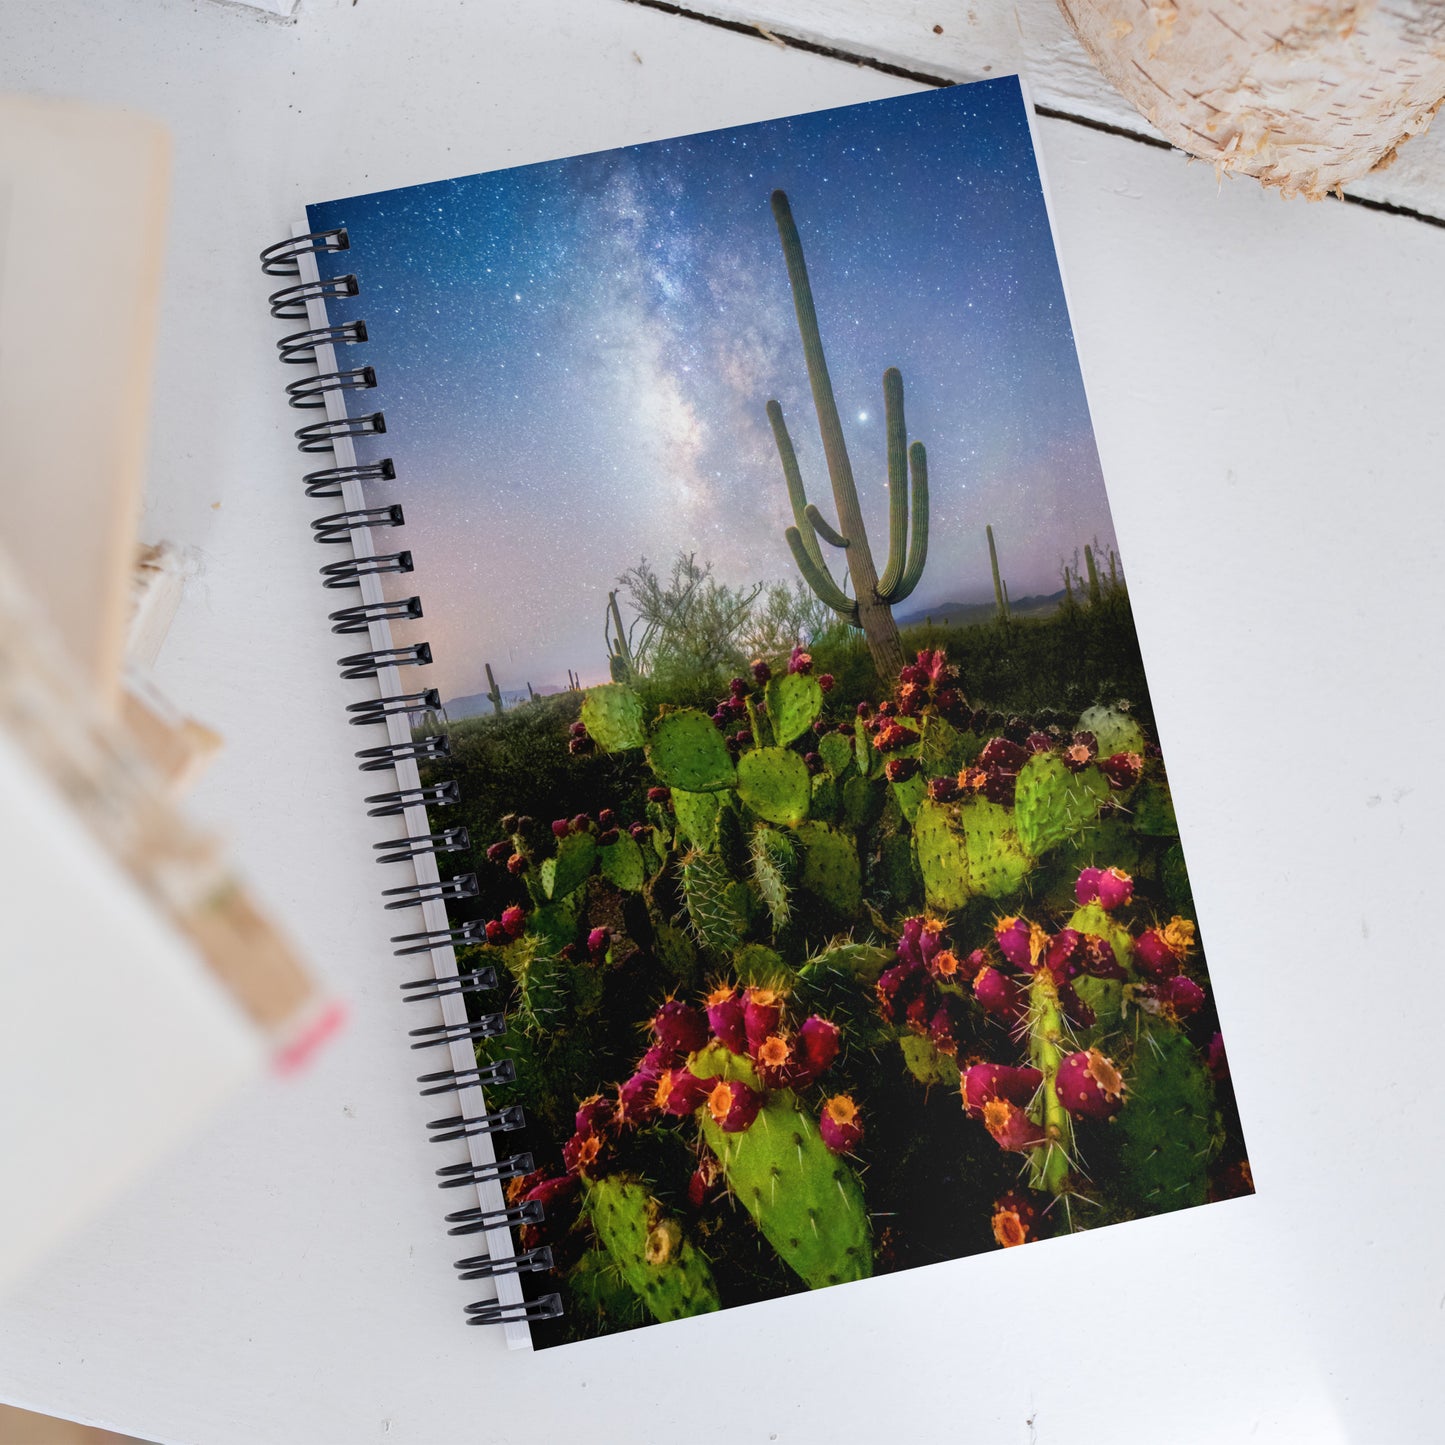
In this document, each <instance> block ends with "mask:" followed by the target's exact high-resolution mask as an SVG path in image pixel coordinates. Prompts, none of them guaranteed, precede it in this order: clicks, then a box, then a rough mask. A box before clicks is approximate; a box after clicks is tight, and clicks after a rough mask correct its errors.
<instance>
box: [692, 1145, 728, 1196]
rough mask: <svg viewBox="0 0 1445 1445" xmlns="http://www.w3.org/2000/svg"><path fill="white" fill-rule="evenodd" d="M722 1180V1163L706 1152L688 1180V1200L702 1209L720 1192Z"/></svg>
mask: <svg viewBox="0 0 1445 1445" xmlns="http://www.w3.org/2000/svg"><path fill="white" fill-rule="evenodd" d="M721 1181H722V1165H720V1164H719V1163H718V1162H717V1160H716V1159H714V1158H713V1156H712V1155H711V1154H704V1155H703V1156H702V1157H701V1158H700V1159H699V1160H698V1161H697V1168H696V1169H694V1170H693V1171H692V1178H691V1179H689V1180H688V1181H687V1202H688V1203H689V1204H691V1205H692V1207H693V1208H694V1209H701V1208H702V1207H703V1205H705V1204H706V1203H707V1202H708V1201H709V1200H710V1199H712V1198H713V1197H714V1196H715V1195H716V1194H717V1192H718V1185H719V1184H720V1183H721Z"/></svg>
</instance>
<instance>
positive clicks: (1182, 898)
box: [1159, 843, 1194, 918]
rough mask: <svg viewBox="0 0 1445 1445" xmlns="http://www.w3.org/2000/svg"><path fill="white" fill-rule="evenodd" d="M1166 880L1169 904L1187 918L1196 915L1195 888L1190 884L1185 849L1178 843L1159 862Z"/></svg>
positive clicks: (1160, 871)
mask: <svg viewBox="0 0 1445 1445" xmlns="http://www.w3.org/2000/svg"><path fill="white" fill-rule="evenodd" d="M1159 874H1160V877H1161V878H1162V879H1163V882H1164V897H1165V898H1166V899H1167V900H1168V902H1169V906H1170V907H1171V908H1172V909H1173V910H1174V911H1175V912H1176V913H1182V914H1184V915H1185V917H1187V918H1193V917H1194V890H1193V889H1192V888H1191V887H1190V886H1189V869H1188V868H1187V867H1186V866H1185V863H1184V849H1183V848H1182V847H1181V846H1180V845H1179V844H1178V843H1176V844H1174V846H1173V847H1172V848H1170V849H1168V850H1167V851H1166V852H1165V854H1164V857H1163V859H1162V860H1161V861H1160V864H1159Z"/></svg>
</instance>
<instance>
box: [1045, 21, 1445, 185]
mask: <svg viewBox="0 0 1445 1445" xmlns="http://www.w3.org/2000/svg"><path fill="white" fill-rule="evenodd" d="M1058 3H1059V8H1060V10H1062V11H1063V14H1064V18H1065V19H1066V20H1067V21H1068V22H1069V24H1070V25H1071V26H1072V27H1073V30H1074V33H1075V34H1076V35H1077V36H1078V37H1079V40H1080V41H1081V42H1082V44H1083V46H1084V48H1085V49H1086V50H1087V51H1088V52H1089V54H1090V56H1091V57H1092V58H1093V60H1094V62H1095V63H1096V64H1097V65H1098V67H1099V69H1100V70H1101V71H1102V72H1103V74H1104V77H1105V78H1106V79H1107V80H1108V81H1109V82H1110V83H1111V84H1112V85H1113V86H1114V87H1115V88H1116V89H1117V90H1118V91H1119V92H1120V94H1122V95H1123V96H1124V97H1125V98H1126V99H1127V100H1129V101H1130V102H1131V103H1132V104H1133V105H1134V106H1135V107H1136V108H1137V109H1138V111H1139V112H1140V114H1141V115H1143V116H1144V117H1145V118H1146V119H1147V120H1149V121H1150V122H1151V123H1152V124H1153V125H1154V126H1155V127H1156V128H1157V129H1158V130H1159V131H1160V132H1161V133H1162V134H1163V135H1164V136H1165V137H1167V138H1168V139H1169V140H1170V141H1171V142H1172V143H1173V144H1174V145H1177V146H1178V147H1180V149H1181V150H1186V151H1188V152H1189V153H1190V154H1191V155H1196V156H1199V157H1200V158H1201V159H1203V160H1207V161H1210V162H1212V163H1213V165H1214V167H1215V170H1216V171H1217V172H1218V173H1219V174H1221V175H1223V174H1243V175H1251V176H1255V177H1257V178H1258V179H1259V180H1260V181H1262V182H1263V183H1264V184H1265V185H1266V186H1275V187H1278V188H1279V190H1280V191H1281V192H1282V193H1283V194H1284V195H1286V196H1295V195H1300V196H1305V197H1307V198H1309V199H1310V200H1318V199H1319V198H1320V197H1322V196H1324V195H1325V194H1326V193H1327V192H1330V191H1336V192H1339V191H1341V189H1342V188H1343V187H1344V186H1346V185H1348V184H1349V182H1351V181H1353V180H1357V179H1358V178H1359V177H1360V176H1363V175H1364V174H1366V172H1368V171H1371V170H1378V169H1383V168H1384V167H1385V166H1387V165H1389V164H1390V162H1391V161H1393V160H1394V158H1395V152H1396V150H1397V148H1398V147H1399V146H1400V145H1401V144H1403V143H1404V142H1405V141H1407V140H1408V139H1409V138H1410V137H1411V136H1413V135H1419V134H1421V133H1422V132H1423V131H1424V130H1426V129H1427V128H1428V127H1429V124H1430V121H1431V119H1432V117H1433V116H1434V114H1435V112H1436V110H1438V109H1439V107H1440V104H1441V102H1442V100H1445V3H1442V0H1393V3H1389V4H1376V3H1374V0H1357V3H1349V0H1317V3H1309V0H1177V3H1173V0H1154V3H1149V0H1058Z"/></svg>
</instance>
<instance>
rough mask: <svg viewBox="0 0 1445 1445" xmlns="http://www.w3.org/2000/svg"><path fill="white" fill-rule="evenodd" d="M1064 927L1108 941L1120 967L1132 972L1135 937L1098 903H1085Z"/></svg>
mask: <svg viewBox="0 0 1445 1445" xmlns="http://www.w3.org/2000/svg"><path fill="white" fill-rule="evenodd" d="M1064 926H1065V927H1066V928H1073V929H1077V930H1078V931H1079V932H1080V933H1083V934H1089V933H1093V934H1096V935H1097V936H1098V937H1100V938H1106V939H1108V940H1109V946H1110V948H1112V949H1113V950H1114V957H1115V959H1116V960H1118V964H1119V967H1120V968H1123V969H1130V970H1132V968H1133V963H1134V938H1133V935H1132V934H1131V933H1130V932H1129V930H1128V929H1127V928H1125V927H1124V925H1123V924H1122V923H1121V922H1120V921H1119V920H1118V919H1117V918H1115V917H1114V915H1113V914H1112V913H1109V912H1107V911H1106V910H1105V909H1103V908H1100V907H1099V905H1098V904H1097V903H1085V904H1083V905H1082V906H1081V907H1079V908H1076V909H1074V911H1073V913H1072V914H1070V916H1069V921H1068V923H1066V924H1065V925H1064Z"/></svg>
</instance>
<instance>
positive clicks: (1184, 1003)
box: [1154, 973, 1204, 1020]
mask: <svg viewBox="0 0 1445 1445" xmlns="http://www.w3.org/2000/svg"><path fill="white" fill-rule="evenodd" d="M1154 999H1155V1003H1156V1004H1157V1006H1158V1009H1159V1012H1160V1013H1162V1014H1164V1015H1166V1016H1167V1017H1169V1018H1173V1019H1175V1020H1178V1019H1187V1018H1193V1017H1194V1015H1195V1014H1197V1013H1198V1012H1199V1010H1200V1009H1202V1008H1203V1007H1204V990H1203V989H1202V988H1200V987H1199V985H1198V984H1197V983H1195V982H1194V980H1193V979H1192V978H1190V977H1188V975H1187V974H1182V973H1176V974H1175V975H1174V977H1173V978H1166V979H1163V980H1161V981H1160V982H1159V983H1156V984H1155V985H1154Z"/></svg>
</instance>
